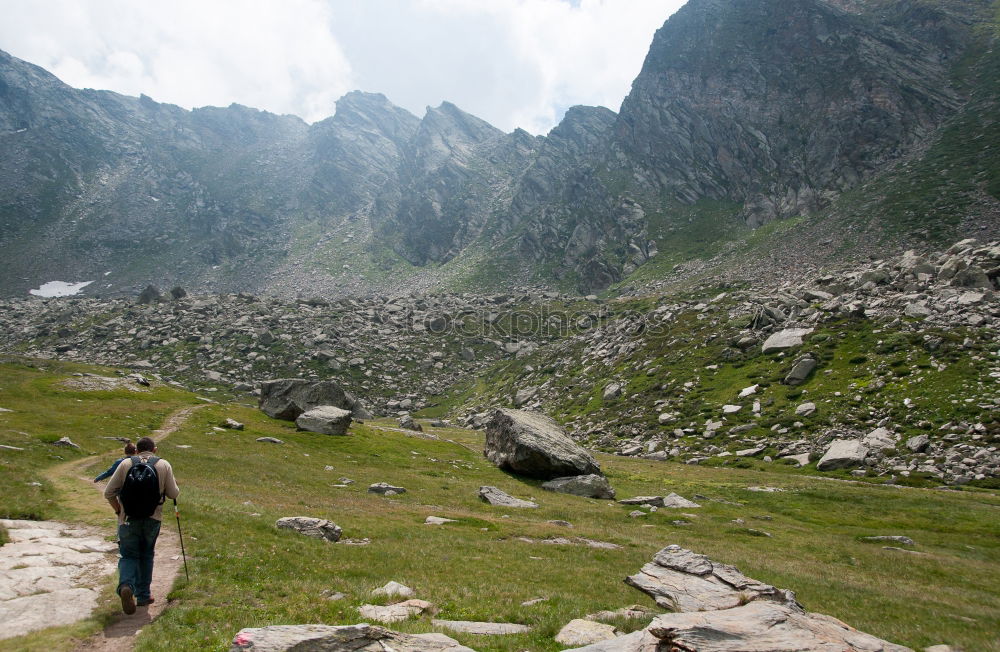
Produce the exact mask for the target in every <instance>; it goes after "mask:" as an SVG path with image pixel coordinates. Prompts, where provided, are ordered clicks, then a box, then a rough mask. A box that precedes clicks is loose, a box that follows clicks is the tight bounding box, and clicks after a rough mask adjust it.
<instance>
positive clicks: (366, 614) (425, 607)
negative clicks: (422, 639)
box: [296, 600, 434, 649]
mask: <svg viewBox="0 0 1000 652" xmlns="http://www.w3.org/2000/svg"><path fill="white" fill-rule="evenodd" d="M433 609H434V605H432V604H431V603H430V602H427V601H425V600H405V601H403V602H397V603H395V604H390V605H385V606H382V605H377V604H363V605H361V606H360V607H358V613H359V614H360V615H361V617H362V618H364V619H365V620H377V621H378V622H380V623H398V622H399V621H401V620H406V619H407V618H410V617H411V616H419V615H420V614H422V613H424V612H425V611H431V610H433ZM296 649H297V648H296Z"/></svg>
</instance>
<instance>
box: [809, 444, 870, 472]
mask: <svg viewBox="0 0 1000 652" xmlns="http://www.w3.org/2000/svg"><path fill="white" fill-rule="evenodd" d="M867 456H868V447H867V446H865V445H864V444H862V443H861V442H860V441H858V440H857V439H835V440H833V442H832V443H831V444H830V447H829V448H827V449H826V454H825V455H823V457H822V458H820V461H819V462H818V463H817V464H816V469H817V470H819V471H832V470H834V469H846V468H849V467H852V466H860V465H861V464H864V461H865V457H867Z"/></svg>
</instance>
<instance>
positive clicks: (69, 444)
mask: <svg viewBox="0 0 1000 652" xmlns="http://www.w3.org/2000/svg"><path fill="white" fill-rule="evenodd" d="M52 445H53V446H62V447H64V448H77V449H78V448H80V446H78V445H77V444H74V443H73V440H71V439H70V438H69V437H60V438H59V439H57V440H56V441H54V442H52Z"/></svg>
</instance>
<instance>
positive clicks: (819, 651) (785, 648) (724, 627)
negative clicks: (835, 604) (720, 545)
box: [573, 545, 912, 652]
mask: <svg viewBox="0 0 1000 652" xmlns="http://www.w3.org/2000/svg"><path fill="white" fill-rule="evenodd" d="M625 581H626V583H628V584H630V585H631V586H634V587H636V588H638V589H639V590H640V591H643V592H644V593H647V594H649V595H650V596H652V597H653V599H655V600H656V603H657V605H659V606H660V607H662V608H664V609H670V610H672V611H674V612H676V613H668V614H663V615H660V616H657V617H656V618H655V619H653V621H652V622H651V623H650V624H649V625H648V626H647V627H646V628H645V629H643V630H640V631H637V632H634V633H632V634H628V635H625V636H621V637H618V638H614V639H611V640H607V641H603V642H599V643H595V644H592V645H587V646H584V647H579V648H573V650H574V651H575V652H584V651H585V652H656V651H658V650H672V651H674V650H676V651H677V652H739V651H742V650H767V651H768V652H799V651H801V650H810V651H816V652H912V650H910V648H907V647H903V646H901V645H895V644H893V643H890V642H888V641H883V640H881V639H879V638H876V637H874V636H871V635H870V634H866V633H864V632H860V631H858V630H856V629H854V628H852V627H850V626H849V625H846V624H845V623H843V622H841V621H839V620H837V619H836V618H832V617H830V616H825V615H823V614H816V613H807V612H806V611H804V610H803V609H802V607H801V606H800V605H799V604H798V603H797V602H796V601H795V595H794V594H793V593H792V592H791V591H787V590H781V589H776V588H774V587H773V586H770V585H767V584H764V583H762V582H758V581H757V580H754V579H751V578H749V577H747V576H745V575H743V574H742V573H740V572H739V571H738V570H736V568H734V567H732V566H729V565H726V564H719V563H717V562H713V561H711V560H709V559H708V558H707V557H706V556H704V555H699V554H696V553H694V552H691V551H690V550H685V549H684V548H681V547H680V546H676V545H672V546H667V547H666V548H664V549H663V550H660V551H659V552H658V553H656V555H655V557H654V558H653V561H652V562H651V563H649V564H646V565H645V566H643V568H642V570H641V571H640V572H639V573H638V574H637V575H633V576H631V577H629V578H627V579H626V580H625Z"/></svg>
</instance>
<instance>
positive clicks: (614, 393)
mask: <svg viewBox="0 0 1000 652" xmlns="http://www.w3.org/2000/svg"><path fill="white" fill-rule="evenodd" d="M621 395H622V386H621V383H609V384H608V385H607V386H606V387H605V388H604V394H603V395H602V396H603V398H604V400H605V401H610V400H612V399H616V398H618V397H619V396H621Z"/></svg>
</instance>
